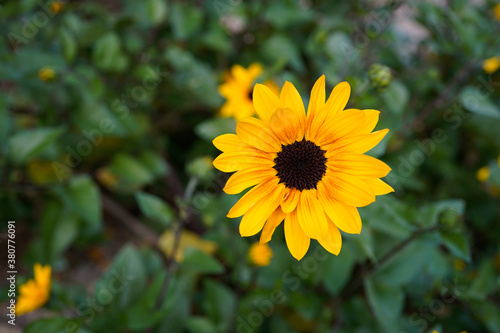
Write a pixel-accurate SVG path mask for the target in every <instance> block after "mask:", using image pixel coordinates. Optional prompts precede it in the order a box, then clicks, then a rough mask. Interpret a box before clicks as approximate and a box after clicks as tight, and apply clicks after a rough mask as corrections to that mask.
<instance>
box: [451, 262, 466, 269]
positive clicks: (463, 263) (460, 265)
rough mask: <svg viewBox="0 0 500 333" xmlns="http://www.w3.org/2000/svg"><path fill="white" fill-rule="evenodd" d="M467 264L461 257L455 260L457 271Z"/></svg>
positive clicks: (454, 264) (454, 265)
mask: <svg viewBox="0 0 500 333" xmlns="http://www.w3.org/2000/svg"><path fill="white" fill-rule="evenodd" d="M466 265H467V264H466V263H465V261H463V260H460V259H455V260H454V261H453V268H455V270H456V271H463V270H464V268H465V266H466Z"/></svg>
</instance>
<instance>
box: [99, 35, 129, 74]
mask: <svg viewBox="0 0 500 333" xmlns="http://www.w3.org/2000/svg"><path fill="white" fill-rule="evenodd" d="M92 60H93V61H94V63H95V65H96V66H97V67H98V68H100V69H102V70H107V71H112V72H115V71H116V72H121V71H123V70H125V68H126V67H127V66H128V59H127V58H126V57H125V56H124V54H123V53H122V49H121V42H120V38H119V37H118V35H117V34H115V33H114V32H108V33H107V34H105V35H103V36H101V37H100V38H99V39H98V40H97V41H96V43H95V45H94V50H93V53H92Z"/></svg>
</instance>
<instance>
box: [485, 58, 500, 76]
mask: <svg viewBox="0 0 500 333" xmlns="http://www.w3.org/2000/svg"><path fill="white" fill-rule="evenodd" d="M499 67H500V57H491V58H488V59H486V60H485V61H483V70H484V72H485V73H488V74H492V73H494V72H496V71H497V69H498V68H499Z"/></svg>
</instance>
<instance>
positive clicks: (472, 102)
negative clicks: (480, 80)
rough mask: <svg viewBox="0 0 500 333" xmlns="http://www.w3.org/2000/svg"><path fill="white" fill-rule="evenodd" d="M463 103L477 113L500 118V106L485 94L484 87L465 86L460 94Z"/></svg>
mask: <svg viewBox="0 0 500 333" xmlns="http://www.w3.org/2000/svg"><path fill="white" fill-rule="evenodd" d="M458 97H459V99H460V102H461V103H462V105H463V106H464V107H465V108H466V109H467V110H469V111H470V112H473V113H475V114H478V115H481V116H486V117H491V118H494V119H500V108H499V107H498V106H497V105H495V103H493V102H491V100H490V99H489V98H488V97H487V96H485V95H484V91H483V89H479V88H475V87H472V86H467V87H465V88H464V89H463V90H462V91H461V92H460V94H459V96H458Z"/></svg>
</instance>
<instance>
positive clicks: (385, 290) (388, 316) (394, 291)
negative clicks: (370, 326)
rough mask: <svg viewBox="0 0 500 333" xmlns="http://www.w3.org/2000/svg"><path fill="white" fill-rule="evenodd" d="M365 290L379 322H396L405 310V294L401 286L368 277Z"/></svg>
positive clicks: (386, 323)
mask: <svg viewBox="0 0 500 333" xmlns="http://www.w3.org/2000/svg"><path fill="white" fill-rule="evenodd" d="M365 290H366V294H367V296H368V303H369V304H370V307H371V308H372V311H373V313H374V314H375V317H376V318H377V320H378V321H379V323H381V324H382V325H384V326H385V325H391V324H392V323H395V322H396V320H397V319H398V317H399V315H400V314H401V311H402V310H403V301H404V298H405V295H404V293H403V291H402V290H401V288H399V287H395V286H393V285H390V284H389V285H387V284H382V283H377V281H376V280H374V279H368V280H366V281H365Z"/></svg>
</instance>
